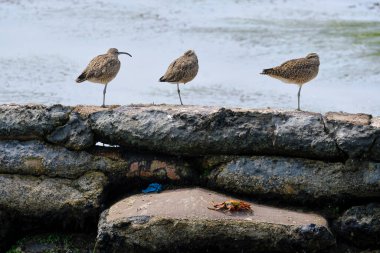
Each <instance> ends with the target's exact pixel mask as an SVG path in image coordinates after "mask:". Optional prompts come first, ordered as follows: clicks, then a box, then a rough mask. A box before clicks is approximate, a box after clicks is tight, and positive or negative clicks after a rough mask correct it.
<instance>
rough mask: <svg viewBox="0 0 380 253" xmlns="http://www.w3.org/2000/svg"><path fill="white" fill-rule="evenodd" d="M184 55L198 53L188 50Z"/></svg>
mask: <svg viewBox="0 0 380 253" xmlns="http://www.w3.org/2000/svg"><path fill="white" fill-rule="evenodd" d="M184 55H186V56H194V55H196V54H195V52H194V50H187V51H186V52H185V54H184Z"/></svg>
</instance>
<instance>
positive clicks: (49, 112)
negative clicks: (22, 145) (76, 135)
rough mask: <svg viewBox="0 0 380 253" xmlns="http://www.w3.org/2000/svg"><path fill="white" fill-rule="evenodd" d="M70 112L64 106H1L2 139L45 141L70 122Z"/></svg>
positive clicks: (69, 109) (0, 128)
mask: <svg viewBox="0 0 380 253" xmlns="http://www.w3.org/2000/svg"><path fill="white" fill-rule="evenodd" d="M70 111H71V108H70V107H65V106H62V105H53V106H43V105H0V139H6V140H10V139H13V140H30V139H44V137H45V136H46V135H47V134H49V133H50V132H51V131H53V130H54V129H55V128H56V127H58V126H61V125H63V124H65V123H66V122H67V121H68V119H69V114H70Z"/></svg>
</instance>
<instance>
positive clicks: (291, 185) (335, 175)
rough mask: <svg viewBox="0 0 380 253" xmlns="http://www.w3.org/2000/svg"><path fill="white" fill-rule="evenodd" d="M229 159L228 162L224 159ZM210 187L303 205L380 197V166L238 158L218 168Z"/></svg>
mask: <svg viewBox="0 0 380 253" xmlns="http://www.w3.org/2000/svg"><path fill="white" fill-rule="evenodd" d="M224 159H226V158H224ZM208 185H209V186H211V187H216V188H219V189H223V190H225V191H229V192H234V193H239V194H246V195H250V196H253V197H255V196H265V197H277V198H280V199H283V200H289V201H292V202H295V201H297V202H301V203H308V204H310V203H316V202H319V203H323V202H324V201H326V200H327V201H328V202H335V203H339V202H344V201H346V200H350V199H365V198H374V197H380V163H375V162H368V161H352V160H349V161H347V162H345V163H341V162H322V161H316V160H309V159H304V158H285V157H276V156H272V157H267V156H253V157H236V158H231V160H230V161H227V162H223V163H222V164H220V165H217V166H216V168H215V169H214V170H213V171H212V172H211V173H210V174H209V175H208Z"/></svg>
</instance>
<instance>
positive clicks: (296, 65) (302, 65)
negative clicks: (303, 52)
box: [273, 58, 314, 77]
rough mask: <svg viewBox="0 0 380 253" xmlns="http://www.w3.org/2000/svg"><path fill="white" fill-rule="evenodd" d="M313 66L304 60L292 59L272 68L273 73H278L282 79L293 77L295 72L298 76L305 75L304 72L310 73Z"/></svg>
mask: <svg viewBox="0 0 380 253" xmlns="http://www.w3.org/2000/svg"><path fill="white" fill-rule="evenodd" d="M313 66H314V64H313V63H312V62H310V61H308V60H306V59H305V58H300V59H293V60H289V61H286V62H284V63H283V64H281V65H280V66H278V67H275V68H273V69H274V70H275V73H276V72H277V73H279V74H280V75H281V76H283V77H287V76H291V75H292V74H293V75H294V74H295V73H294V72H295V71H296V72H298V74H300V75H302V74H307V73H306V72H311V71H312V69H311V67H313Z"/></svg>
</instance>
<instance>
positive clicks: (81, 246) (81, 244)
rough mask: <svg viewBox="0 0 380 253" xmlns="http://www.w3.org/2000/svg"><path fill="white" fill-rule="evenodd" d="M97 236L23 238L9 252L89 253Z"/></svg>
mask: <svg viewBox="0 0 380 253" xmlns="http://www.w3.org/2000/svg"><path fill="white" fill-rule="evenodd" d="M94 243H95V235H91V234H78V233H75V234H61V233H49V234H38V235H31V236H27V237H24V238H22V239H21V240H19V241H18V242H17V243H16V244H15V245H13V246H12V247H11V249H10V250H9V252H16V253H47V252H56V253H58V252H62V253H64V252H65V253H71V252H72V253H74V252H75V253H85V252H86V253H88V252H93V251H92V250H93V249H94Z"/></svg>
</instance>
